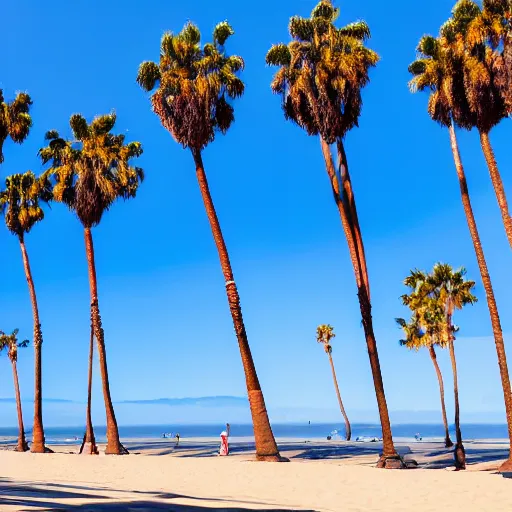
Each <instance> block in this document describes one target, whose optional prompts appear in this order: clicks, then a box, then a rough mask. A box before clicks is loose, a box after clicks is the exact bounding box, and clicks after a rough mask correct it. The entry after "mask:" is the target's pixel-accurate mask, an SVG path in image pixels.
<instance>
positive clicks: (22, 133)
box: [0, 89, 32, 164]
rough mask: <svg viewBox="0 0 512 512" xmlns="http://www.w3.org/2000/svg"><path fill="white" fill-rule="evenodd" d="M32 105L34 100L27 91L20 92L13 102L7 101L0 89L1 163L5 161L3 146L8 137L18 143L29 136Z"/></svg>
mask: <svg viewBox="0 0 512 512" xmlns="http://www.w3.org/2000/svg"><path fill="white" fill-rule="evenodd" d="M30 105H32V100H31V99H30V96H29V95H28V94H27V93H25V92H19V93H17V94H16V98H14V100H13V101H12V102H11V103H7V102H6V101H5V99H4V94H3V91H2V89H0V164H1V163H2V162H3V161H4V154H3V147H4V142H5V139H7V137H10V138H11V140H12V141H14V142H16V143H18V144H21V143H22V142H23V141H24V140H25V139H26V138H27V137H28V134H29V131H30V128H31V127H32V118H31V117H30V114H29V110H30Z"/></svg>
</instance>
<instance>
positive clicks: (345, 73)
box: [266, 0, 404, 468]
mask: <svg viewBox="0 0 512 512" xmlns="http://www.w3.org/2000/svg"><path fill="white" fill-rule="evenodd" d="M338 15H339V10H338V9H336V8H334V7H333V5H332V2H331V1H328V0H322V1H321V2H319V3H318V5H317V6H316V7H315V8H314V9H313V11H312V13H311V17H310V18H301V17H299V16H294V17H292V18H291V19H290V24H289V31H290V36H291V38H292V41H291V42H290V43H289V44H288V45H286V44H276V45H274V46H272V47H271V48H270V50H269V51H268V53H267V57H266V61H267V64H269V65H272V66H278V67H279V70H278V71H277V72H276V74H275V76H274V79H273V81H272V84H271V88H272V90H273V92H274V93H276V94H280V95H281V96H282V101H283V110H284V115H285V118H286V119H289V120H291V121H292V122H294V123H296V124H298V125H299V126H300V127H301V128H303V129H304V130H306V132H307V133H308V135H318V136H319V138H320V143H321V148H322V153H323V156H324V159H325V165H326V170H327V174H328V177H329V181H330V184H331V188H332V192H333V195H334V200H335V202H336V206H337V207H338V211H339V214H340V218H341V222H342V226H343V230H344V233H345V237H346V239H347V244H348V248H349V253H350V257H351V261H352V266H353V269H354V274H355V278H356V285H357V289H358V298H359V305H360V309H361V316H362V320H363V328H364V333H365V338H366V343H367V347H368V355H369V358H370V366H371V370H372V376H373V382H374V386H375V392H376V396H377V404H378V407H379V414H380V420H381V425H382V437H383V454H382V456H381V458H380V459H379V463H378V466H379V467H389V468H395V467H396V468H401V467H404V463H403V461H402V459H401V458H400V456H399V455H398V454H397V452H396V450H395V447H394V444H393V438H392V434H391V423H390V421H389V413H388V408H387V404H386V396H385V393H384V384H383V382H382V374H381V370H380V363H379V356H378V351H377V343H376V340H375V334H374V331H373V322H372V313H371V301H370V286H369V278H368V271H367V264H366V257H365V252H364V247H363V239H362V234H361V229H360V226H359V221H358V217H357V211H356V205H355V197H354V191H353V189H352V184H351V180H350V176H349V172H348V165H347V159H346V154H345V150H344V147H343V138H344V137H345V135H346V134H347V133H348V131H350V130H351V129H352V128H354V127H355V126H357V125H358V119H359V116H360V114H361V108H362V97H361V90H362V88H363V87H364V86H365V85H366V84H367V83H368V81H369V76H368V73H369V70H370V68H372V67H374V66H375V65H376V64H377V61H378V59H379V58H378V55H377V54H376V53H375V52H373V51H372V50H370V49H368V48H366V46H365V44H364V43H365V42H366V40H367V39H368V38H369V37H370V29H369V27H368V25H367V24H366V23H365V22H364V21H358V22H355V23H350V24H348V25H346V26H344V27H342V28H337V27H336V26H335V21H336V19H337V18H338ZM334 143H336V147H337V152H338V170H336V168H335V166H334V163H333V159H332V153H331V148H330V145H331V144H334Z"/></svg>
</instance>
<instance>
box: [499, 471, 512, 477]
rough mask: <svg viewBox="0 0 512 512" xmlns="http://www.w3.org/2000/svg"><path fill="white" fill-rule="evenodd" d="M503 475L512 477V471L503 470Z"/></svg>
mask: <svg viewBox="0 0 512 512" xmlns="http://www.w3.org/2000/svg"><path fill="white" fill-rule="evenodd" d="M501 476H502V477H503V478H512V471H502V472H501Z"/></svg>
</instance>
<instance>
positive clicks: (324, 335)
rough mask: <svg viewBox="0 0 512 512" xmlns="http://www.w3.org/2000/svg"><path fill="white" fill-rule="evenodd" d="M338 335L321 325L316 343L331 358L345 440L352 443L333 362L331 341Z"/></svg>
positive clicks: (318, 328)
mask: <svg viewBox="0 0 512 512" xmlns="http://www.w3.org/2000/svg"><path fill="white" fill-rule="evenodd" d="M335 336H336V334H334V330H333V328H332V326H331V325H319V326H318V327H317V328H316V341H317V342H318V343H322V344H323V346H324V350H325V353H326V354H327V355H328V357H329V363H330V365H331V371H332V378H333V380H334V389H335V390H336V396H337V397H338V403H339V405H340V411H341V414H342V415H343V418H344V419H345V438H346V440H347V441H350V438H351V437H352V429H351V428H350V421H348V416H347V413H346V411H345V407H343V402H342V400H341V395H340V388H339V387H338V379H337V378H336V371H335V370H334V362H333V360H332V345H331V340H332V338H334V337H335Z"/></svg>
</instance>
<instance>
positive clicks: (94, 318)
mask: <svg viewBox="0 0 512 512" xmlns="http://www.w3.org/2000/svg"><path fill="white" fill-rule="evenodd" d="M84 237H85V252H86V255H87V264H88V269H89V287H90V289H91V325H92V327H93V330H94V335H95V336H96V341H97V343H98V359H99V362H100V371H101V381H102V385H103V398H104V400H105V413H106V418H107V447H106V449H105V453H106V454H107V455H125V454H127V453H128V451H127V450H126V448H125V447H124V446H123V445H122V444H121V442H120V441H119V430H118V428H117V422H116V415H115V413H114V406H113V405H112V398H111V397H110V386H109V383H108V369H107V353H106V349H105V337H104V333H103V327H102V326H101V316H100V309H99V305H98V285H97V280H96V265H95V263H94V245H93V241H92V234H91V229H90V228H85V229H84Z"/></svg>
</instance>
